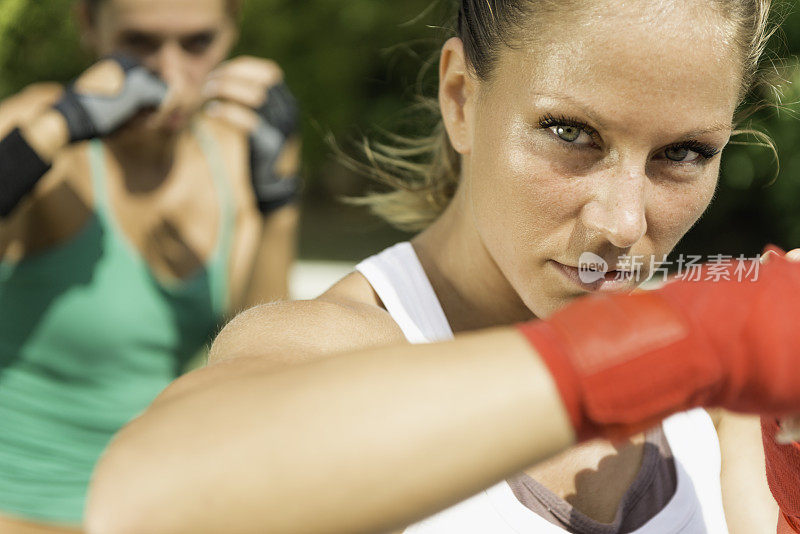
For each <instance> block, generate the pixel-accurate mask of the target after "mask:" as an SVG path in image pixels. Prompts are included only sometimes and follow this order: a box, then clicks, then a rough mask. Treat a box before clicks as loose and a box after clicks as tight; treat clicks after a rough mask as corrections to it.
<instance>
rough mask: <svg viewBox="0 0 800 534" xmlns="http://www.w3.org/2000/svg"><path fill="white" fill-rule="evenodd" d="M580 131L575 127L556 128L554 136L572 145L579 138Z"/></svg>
mask: <svg viewBox="0 0 800 534" xmlns="http://www.w3.org/2000/svg"><path fill="white" fill-rule="evenodd" d="M581 131H582V130H581V129H580V128H577V127H575V126H556V127H555V134H556V135H557V136H558V137H560V138H561V139H563V140H564V141H566V142H568V143H573V142H575V141H577V140H578V138H579V137H580V136H581Z"/></svg>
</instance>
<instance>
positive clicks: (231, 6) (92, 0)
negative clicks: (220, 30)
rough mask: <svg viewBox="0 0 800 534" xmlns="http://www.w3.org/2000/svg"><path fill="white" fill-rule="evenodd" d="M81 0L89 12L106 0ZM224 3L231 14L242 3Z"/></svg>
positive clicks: (236, 11) (235, 12)
mask: <svg viewBox="0 0 800 534" xmlns="http://www.w3.org/2000/svg"><path fill="white" fill-rule="evenodd" d="M82 1H83V2H86V3H87V4H88V5H89V10H90V11H91V12H94V11H96V10H97V8H98V7H99V6H100V4H102V3H103V2H105V1H106V0H82ZM225 3H226V4H227V6H228V10H229V11H230V12H231V14H233V15H238V14H239V8H240V7H241V4H242V3H241V1H240V0H225Z"/></svg>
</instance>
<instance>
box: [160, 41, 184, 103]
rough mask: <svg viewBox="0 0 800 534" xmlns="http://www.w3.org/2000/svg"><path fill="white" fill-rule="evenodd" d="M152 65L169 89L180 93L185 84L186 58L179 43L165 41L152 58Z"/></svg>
mask: <svg viewBox="0 0 800 534" xmlns="http://www.w3.org/2000/svg"><path fill="white" fill-rule="evenodd" d="M153 60H154V61H153V63H154V65H153V67H154V70H155V71H156V72H157V73H158V75H159V76H160V77H161V79H163V80H164V81H165V82H166V83H167V85H168V86H169V87H170V89H171V90H173V91H175V92H177V93H180V92H181V91H182V90H183V89H184V88H185V86H186V85H187V80H188V75H187V59H186V54H185V52H184V50H183V48H182V47H181V46H180V43H177V42H173V41H166V42H164V43H163V44H162V45H161V48H160V49H159V50H158V52H157V53H156V55H155V57H154V58H153Z"/></svg>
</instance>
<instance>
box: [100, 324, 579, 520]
mask: <svg viewBox="0 0 800 534" xmlns="http://www.w3.org/2000/svg"><path fill="white" fill-rule="evenodd" d="M228 365H229V369H232V370H234V371H232V372H234V373H235V372H236V371H235V368H236V364H235V362H228ZM218 378H219V377H218ZM220 399H225V402H224V403H221V402H220ZM573 439H574V438H573V435H572V431H571V429H570V426H569V423H568V418H567V416H566V414H565V412H564V409H563V407H562V406H561V403H560V400H559V396H558V393H557V391H556V390H555V387H554V384H553V383H552V381H551V379H550V376H549V374H548V372H547V370H546V368H545V367H544V366H543V364H542V363H541V362H540V361H539V360H538V358H537V357H536V355H535V354H534V353H533V352H532V350H531V348H530V346H529V345H528V344H527V343H526V342H525V341H524V340H523V339H522V338H521V336H519V335H518V334H516V333H513V332H510V331H507V330H503V331H493V332H488V333H483V334H476V335H470V336H465V337H463V338H460V339H458V340H456V341H454V342H452V343H446V344H435V345H422V346H420V345H417V346H408V345H401V346H396V347H389V348H383V349H378V350H370V351H365V352H361V353H355V354H350V355H344V356H338V357H336V358H332V359H329V360H324V361H319V362H315V363H313V364H310V365H303V366H298V367H295V368H292V369H288V370H286V371H283V372H280V373H277V374H275V373H270V372H263V373H259V372H255V371H254V372H250V373H248V374H247V376H242V375H241V374H240V375H239V376H238V377H237V378H236V379H235V380H217V381H215V383H214V385H213V386H212V385H208V386H207V387H204V388H197V389H195V390H193V391H192V392H191V393H188V394H186V395H182V396H176V397H174V398H173V399H172V400H167V401H165V402H163V403H161V404H158V405H156V406H155V407H154V408H153V409H151V410H150V411H149V412H147V413H145V415H144V416H143V417H142V418H140V419H139V420H137V421H135V422H134V423H132V424H131V425H130V426H129V427H127V428H126V429H125V430H123V432H122V433H121V434H120V435H119V436H118V438H117V439H116V440H115V442H114V443H113V444H112V446H111V447H110V449H109V450H108V452H107V454H106V456H105V457H104V458H103V460H102V461H101V463H100V464H99V467H98V470H97V472H96V473H95V478H94V484H93V486H92V490H91V493H90V501H89V508H88V521H89V522H88V526H89V530H90V532H92V533H105V532H112V533H113V532H144V531H146V532H154V533H160V532H164V533H171V532H194V531H203V532H225V533H235V532H252V531H260V532H285V533H291V532H314V533H321V532H347V533H352V532H375V531H383V530H387V529H389V528H393V527H397V526H400V525H404V524H408V523H411V522H413V521H415V520H417V519H420V518H422V517H424V516H426V515H428V514H430V513H433V512H434V511H436V510H438V509H441V508H444V507H446V506H448V505H450V504H453V503H455V502H458V501H459V500H461V499H463V498H465V497H467V496H469V495H471V494H473V493H475V492H477V491H479V490H480V489H482V488H484V487H487V486H489V485H491V484H493V483H495V482H497V481H498V480H500V479H502V478H503V477H504V476H506V475H509V474H512V473H514V472H517V471H519V470H521V469H523V468H525V467H527V466H529V465H532V464H534V463H536V462H538V461H540V460H542V459H544V458H547V457H548V456H550V455H552V454H553V453H555V452H557V451H560V450H562V449H564V448H566V447H567V446H569V445H570V444H571V443H572V442H573ZM187 451H191V452H187ZM476 459H480V461H477V462H476ZM155 481H157V482H155ZM309 488H314V490H313V491H309ZM326 488H329V490H327V491H326ZM167 495H169V499H170V504H169V506H164V505H163V503H164V499H165V498H166V496H167ZM197 503H204V505H203V506H198V504H197ZM209 503H213V506H212V505H210V504H209ZM309 511H313V512H312V513H309Z"/></svg>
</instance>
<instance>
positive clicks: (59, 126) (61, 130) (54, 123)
mask: <svg viewBox="0 0 800 534" xmlns="http://www.w3.org/2000/svg"><path fill="white" fill-rule="evenodd" d="M19 128H20V131H21V132H22V136H23V137H24V138H25V140H26V141H27V142H28V144H29V145H30V146H31V148H33V150H35V151H36V153H37V154H38V155H39V157H40V158H42V160H43V161H45V162H47V163H52V162H53V159H55V156H56V154H58V152H59V151H61V150H62V149H63V148H64V147H65V146H67V144H68V143H69V130H68V129H67V123H66V121H65V120H64V116H63V115H61V113H59V112H58V111H56V110H54V109H47V110H45V111H44V112H43V113H41V114H40V115H38V116H37V117H36V118H35V119H34V120H32V121H31V122H30V123H28V124H24V125H20V127H19Z"/></svg>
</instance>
